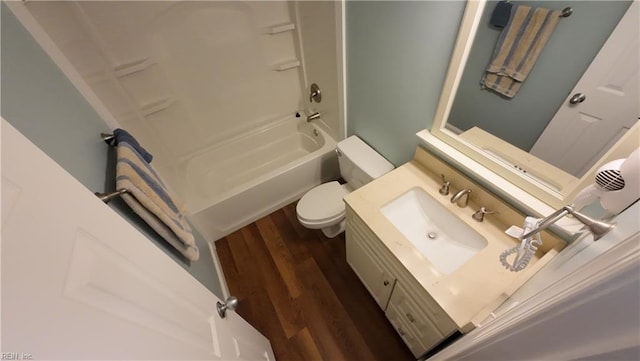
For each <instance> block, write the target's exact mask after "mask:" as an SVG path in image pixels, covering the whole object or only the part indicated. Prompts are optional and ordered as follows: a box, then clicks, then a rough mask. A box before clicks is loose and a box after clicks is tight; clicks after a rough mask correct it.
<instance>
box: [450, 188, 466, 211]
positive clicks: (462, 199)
mask: <svg viewBox="0 0 640 361" xmlns="http://www.w3.org/2000/svg"><path fill="white" fill-rule="evenodd" d="M469 193H471V189H469V188H464V189H461V190H459V191H458V192H456V194H454V195H453V196H452V197H451V203H455V204H457V205H458V207H460V208H464V207H466V206H467V204H469Z"/></svg>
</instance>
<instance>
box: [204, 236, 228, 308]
mask: <svg viewBox="0 0 640 361" xmlns="http://www.w3.org/2000/svg"><path fill="white" fill-rule="evenodd" d="M207 244H208V245H209V252H210V253H211V258H212V259H213V265H214V266H215V268H216V274H217V275H218V281H219V282H220V288H221V289H222V296H223V300H226V299H227V298H229V296H231V292H229V286H228V285H227V280H226V279H225V277H224V271H223V270H222V265H220V259H219V258H218V252H216V244H215V242H211V241H207Z"/></svg>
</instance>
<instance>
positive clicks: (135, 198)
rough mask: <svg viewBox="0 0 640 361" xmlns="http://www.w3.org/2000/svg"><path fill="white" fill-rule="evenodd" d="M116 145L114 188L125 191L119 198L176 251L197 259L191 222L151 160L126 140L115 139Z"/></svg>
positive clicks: (192, 259) (197, 253) (197, 254)
mask: <svg viewBox="0 0 640 361" xmlns="http://www.w3.org/2000/svg"><path fill="white" fill-rule="evenodd" d="M116 149H117V151H116V152H117V158H118V160H117V163H116V188H117V189H121V188H125V189H127V190H128V191H129V192H128V193H125V194H123V195H122V199H124V201H125V203H127V205H129V207H131V209H133V211H134V212H135V213H136V214H138V215H139V216H140V218H142V219H143V220H144V221H145V222H146V223H147V224H148V225H149V226H151V228H153V229H154V230H155V231H156V232H157V233H158V234H159V235H160V236H162V237H163V238H164V239H165V240H166V241H167V242H168V243H169V244H171V245H172V246H173V247H174V248H175V249H177V250H178V252H180V253H181V254H182V255H184V256H185V257H186V258H187V259H189V260H191V261H195V260H197V259H198V257H199V251H198V247H196V244H195V239H194V237H193V233H192V231H191V226H190V225H189V223H188V222H187V220H186V218H185V216H184V214H182V212H181V211H180V209H179V208H178V206H177V205H176V202H175V201H174V197H172V196H171V195H170V193H169V191H168V190H167V187H166V186H165V185H164V183H163V182H162V180H161V179H160V177H159V176H158V174H157V173H156V171H155V170H154V169H153V168H152V166H151V164H149V163H147V162H146V160H145V159H144V158H143V157H142V156H141V155H140V154H139V153H138V152H137V151H136V149H135V147H134V146H133V145H131V144H129V143H127V142H120V143H118V147H117V148H116Z"/></svg>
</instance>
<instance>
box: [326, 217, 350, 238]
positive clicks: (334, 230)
mask: <svg viewBox="0 0 640 361" xmlns="http://www.w3.org/2000/svg"><path fill="white" fill-rule="evenodd" d="M345 224H346V221H345V220H344V219H343V220H342V221H340V223H338V224H334V225H333V226H329V227H325V228H321V229H320V230H321V231H322V233H324V235H325V236H327V237H328V238H335V237H336V236H337V235H339V234H340V233H342V232H344V228H345Z"/></svg>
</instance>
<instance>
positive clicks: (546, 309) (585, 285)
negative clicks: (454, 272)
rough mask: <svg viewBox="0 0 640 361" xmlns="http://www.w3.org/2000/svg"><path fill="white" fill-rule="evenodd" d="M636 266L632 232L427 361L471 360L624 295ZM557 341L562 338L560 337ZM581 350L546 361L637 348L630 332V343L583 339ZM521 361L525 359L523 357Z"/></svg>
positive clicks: (552, 354) (558, 352)
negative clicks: (556, 320)
mask: <svg viewBox="0 0 640 361" xmlns="http://www.w3.org/2000/svg"><path fill="white" fill-rule="evenodd" d="M639 262H640V232H639V231H635V233H634V234H632V235H631V236H629V237H627V238H626V239H625V240H624V241H622V242H620V243H619V244H617V245H615V246H614V247H612V248H611V249H610V250H608V251H607V252H605V253H603V254H602V255H600V256H598V257H596V258H595V259H593V260H592V261H591V262H588V263H586V264H585V265H584V266H582V267H580V268H579V269H577V270H575V271H574V272H572V273H570V274H569V275H567V276H566V277H565V278H563V279H560V280H559V281H557V282H555V283H553V284H551V285H549V286H548V287H547V288H545V289H543V290H542V291H540V292H539V293H537V294H535V295H534V296H532V297H531V298H529V299H527V300H526V301H524V302H522V303H521V304H519V305H518V306H517V307H514V308H513V309H511V310H509V311H506V312H505V313H504V315H503V316H501V317H498V318H497V319H495V320H493V321H489V322H488V323H487V324H485V325H483V326H482V327H480V328H478V329H476V330H474V331H472V332H471V333H469V334H468V335H466V336H464V337H463V338H462V339H460V340H459V341H458V342H456V343H454V344H453V345H451V346H450V347H448V348H446V349H445V350H443V351H442V352H440V353H438V354H436V355H434V356H433V357H432V358H430V359H429V360H433V361H438V360H450V359H461V358H464V357H471V358H473V354H474V353H476V352H479V351H481V350H484V349H486V348H488V347H491V346H492V345H494V344H495V343H497V342H499V341H503V340H509V339H510V338H513V337H517V336H518V335H519V334H521V333H523V332H525V331H527V330H528V329H530V328H531V327H534V326H536V325H539V324H540V323H545V322H548V321H550V320H552V319H553V318H554V317H556V316H557V315H560V314H566V313H567V312H571V311H572V310H577V309H578V308H580V307H585V306H587V307H588V306H589V305H590V303H592V302H594V301H597V300H598V299H599V298H601V297H603V296H605V295H610V294H611V293H612V292H615V291H616V290H621V289H624V288H625V287H626V286H628V285H629V284H630V283H637V281H638V279H637V269H638V263H639ZM576 331H577V332H578V331H579V330H576ZM558 337H559V338H561V337H562V335H558ZM596 343H597V344H596ZM584 344H585V345H584V347H580V348H572V349H562V348H560V349H558V348H556V349H555V350H554V349H549V350H548V353H547V354H545V356H544V357H545V358H546V359H576V358H581V357H587V356H593V355H598V354H602V353H603V352H610V351H616V350H622V349H630V348H637V347H638V345H639V342H638V339H637V332H634V333H633V337H631V336H629V335H627V334H622V336H620V337H618V338H616V337H609V338H607V339H606V340H598V339H586V340H585V342H584ZM544 346H545V345H538V346H537V347H544ZM596 346H597V347H596ZM523 356H524V357H526V355H523Z"/></svg>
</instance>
